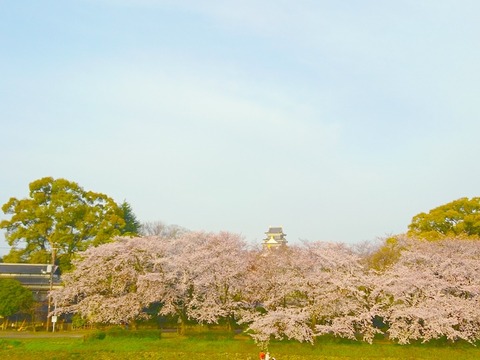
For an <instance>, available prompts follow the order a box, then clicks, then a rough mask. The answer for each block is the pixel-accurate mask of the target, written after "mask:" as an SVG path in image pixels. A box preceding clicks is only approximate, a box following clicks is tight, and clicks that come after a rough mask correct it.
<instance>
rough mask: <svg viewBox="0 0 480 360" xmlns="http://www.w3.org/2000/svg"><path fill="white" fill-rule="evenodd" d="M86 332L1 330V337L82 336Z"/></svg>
mask: <svg viewBox="0 0 480 360" xmlns="http://www.w3.org/2000/svg"><path fill="white" fill-rule="evenodd" d="M83 335H84V334H82V333H77V332H71V331H59V332H46V331H38V332H32V331H0V339H29V338H35V339H41V338H81V337H83Z"/></svg>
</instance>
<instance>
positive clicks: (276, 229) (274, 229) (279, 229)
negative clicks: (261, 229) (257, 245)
mask: <svg viewBox="0 0 480 360" xmlns="http://www.w3.org/2000/svg"><path fill="white" fill-rule="evenodd" d="M268 233H270V234H272V233H273V234H279V233H280V234H282V233H283V228H282V227H270V228H269V229H268Z"/></svg>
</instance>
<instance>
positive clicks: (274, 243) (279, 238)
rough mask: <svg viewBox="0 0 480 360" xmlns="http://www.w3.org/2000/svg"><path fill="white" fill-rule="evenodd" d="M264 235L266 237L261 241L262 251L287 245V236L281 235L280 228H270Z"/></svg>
mask: <svg viewBox="0 0 480 360" xmlns="http://www.w3.org/2000/svg"><path fill="white" fill-rule="evenodd" d="M265 235H267V237H266V238H265V239H263V243H262V245H263V248H264V249H272V248H273V249H274V248H278V247H280V246H285V245H287V239H286V238H285V237H286V236H287V234H284V233H283V228H282V227H281V226H277V227H272V226H270V228H269V229H268V231H267V232H266V233H265Z"/></svg>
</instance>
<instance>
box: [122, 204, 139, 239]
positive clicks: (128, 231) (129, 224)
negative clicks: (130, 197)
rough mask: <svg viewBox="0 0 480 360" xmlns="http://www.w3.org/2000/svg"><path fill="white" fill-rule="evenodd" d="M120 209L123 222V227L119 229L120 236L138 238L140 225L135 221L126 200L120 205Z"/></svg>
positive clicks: (135, 218)
mask: <svg viewBox="0 0 480 360" xmlns="http://www.w3.org/2000/svg"><path fill="white" fill-rule="evenodd" d="M120 208H121V209H122V211H123V220H124V221H125V226H124V227H123V228H122V229H121V234H122V235H126V236H138V235H139V234H140V229H141V227H142V224H141V223H140V221H138V220H137V217H136V216H135V213H134V212H133V210H132V207H131V206H130V204H129V203H128V202H127V201H126V200H124V201H123V203H121V204H120Z"/></svg>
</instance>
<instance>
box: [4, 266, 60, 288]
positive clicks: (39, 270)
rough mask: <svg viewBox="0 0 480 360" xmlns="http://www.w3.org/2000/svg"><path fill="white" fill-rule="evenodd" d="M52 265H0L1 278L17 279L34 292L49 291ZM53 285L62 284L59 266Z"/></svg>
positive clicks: (56, 267) (54, 275) (54, 272)
mask: <svg viewBox="0 0 480 360" xmlns="http://www.w3.org/2000/svg"><path fill="white" fill-rule="evenodd" d="M51 269H52V265H50V264H13V263H0V278H2V279H15V280H17V281H19V282H20V283H21V284H22V285H23V286H25V287H27V288H30V289H32V290H48V289H49V288H50V271H51ZM52 275H53V276H52V285H53V286H54V287H58V286H60V284H61V281H60V274H59V270H58V266H55V269H54V271H53V274H52Z"/></svg>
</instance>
